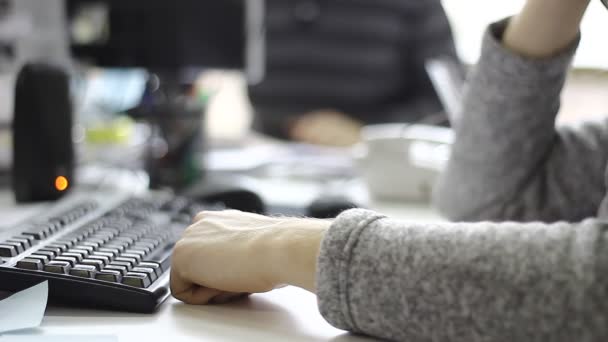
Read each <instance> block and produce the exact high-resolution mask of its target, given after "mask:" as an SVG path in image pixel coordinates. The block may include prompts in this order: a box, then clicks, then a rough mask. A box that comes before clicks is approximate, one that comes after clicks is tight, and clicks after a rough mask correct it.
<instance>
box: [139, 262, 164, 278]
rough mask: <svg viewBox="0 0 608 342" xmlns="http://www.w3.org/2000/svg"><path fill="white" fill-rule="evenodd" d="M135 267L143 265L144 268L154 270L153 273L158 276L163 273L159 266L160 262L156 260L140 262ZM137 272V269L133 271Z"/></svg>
mask: <svg viewBox="0 0 608 342" xmlns="http://www.w3.org/2000/svg"><path fill="white" fill-rule="evenodd" d="M137 267H145V268H149V269H152V270H154V274H155V275H156V277H157V278H158V277H160V276H161V275H162V274H163V270H162V268H161V267H160V264H159V263H157V262H147V261H144V262H140V263H139V265H137ZM135 272H137V271H135Z"/></svg>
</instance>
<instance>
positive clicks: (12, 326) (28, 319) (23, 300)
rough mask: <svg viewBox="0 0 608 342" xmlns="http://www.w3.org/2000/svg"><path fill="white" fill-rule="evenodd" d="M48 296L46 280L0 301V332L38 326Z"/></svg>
mask: <svg viewBox="0 0 608 342" xmlns="http://www.w3.org/2000/svg"><path fill="white" fill-rule="evenodd" d="M48 296H49V284H48V282H46V281H45V282H43V283H40V284H38V285H36V286H32V287H30V288H29V289H27V290H23V291H21V292H18V293H15V294H13V295H12V296H10V297H8V298H6V299H4V300H3V301H0V334H3V333H6V332H9V331H17V330H22V329H28V328H35V327H38V326H39V325H40V323H42V317H44V311H45V310H46V303H47V300H48ZM0 339H1V338H0ZM2 342H4V339H2Z"/></svg>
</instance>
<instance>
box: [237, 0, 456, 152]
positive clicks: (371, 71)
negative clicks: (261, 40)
mask: <svg viewBox="0 0 608 342" xmlns="http://www.w3.org/2000/svg"><path fill="white" fill-rule="evenodd" d="M265 23H266V76H265V79H264V80H263V81H262V82H261V83H259V84H255V85H251V86H250V87H249V97H250V99H251V102H252V104H253V108H254V111H255V115H254V128H255V129H257V130H259V131H260V132H263V133H266V134H269V135H271V136H274V137H278V138H283V139H290V140H296V141H303V142H309V143H319V144H327V145H351V144H353V143H355V142H357V141H358V140H359V130H360V128H361V126H362V125H365V124H374V123H386V122H415V121H419V120H421V119H423V118H425V117H427V116H432V115H434V114H438V113H441V112H442V106H441V104H440V102H439V99H438V97H437V95H436V94H435V91H434V89H433V86H432V84H431V82H430V80H429V77H428V76H427V74H426V71H425V65H424V64H425V62H426V61H427V60H429V59H434V58H447V59H448V60H453V61H455V62H456V64H457V65H458V67H460V66H461V65H460V62H459V60H458V57H457V54H456V49H455V47H454V41H453V38H452V32H451V29H450V25H449V22H448V19H447V17H446V15H445V12H444V9H443V7H442V6H441V2H440V1H439V0H426V1H414V0H382V1H377V0H355V1H353V0H332V1H329V0H267V1H266V21H265ZM444 122H445V120H444Z"/></svg>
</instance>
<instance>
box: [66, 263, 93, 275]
mask: <svg viewBox="0 0 608 342" xmlns="http://www.w3.org/2000/svg"><path fill="white" fill-rule="evenodd" d="M96 272H97V268H95V266H91V265H84V264H77V265H76V266H74V268H72V269H71V270H70V274H71V275H73V276H76V277H81V278H93V277H94V276H95V273H96Z"/></svg>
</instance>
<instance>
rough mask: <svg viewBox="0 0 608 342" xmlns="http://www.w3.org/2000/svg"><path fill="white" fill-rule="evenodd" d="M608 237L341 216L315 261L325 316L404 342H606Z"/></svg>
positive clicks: (580, 229)
mask: <svg viewBox="0 0 608 342" xmlns="http://www.w3.org/2000/svg"><path fill="white" fill-rule="evenodd" d="M607 239H608V236H607V235H606V233H605V232H604V229H603V228H602V225H601V224H600V223H598V222H595V221H587V222H584V223H580V224H574V225H571V224H567V223H560V224H554V225H545V224H540V223H534V224H527V225H522V224H515V223H509V224H493V223H479V224H415V223H406V222H399V221H394V220H390V219H385V218H381V217H378V216H377V214H375V213H372V212H365V211H351V212H347V213H346V214H343V215H341V216H340V217H339V218H338V219H337V220H336V222H335V223H334V225H333V226H332V228H331V229H330V230H329V232H328V233H327V235H326V238H325V239H324V241H323V245H322V249H321V254H320V257H319V271H318V272H319V275H318V280H317V282H318V296H319V303H320V309H321V312H322V313H323V314H324V316H325V317H326V319H328V320H329V321H330V322H331V323H332V324H334V325H337V326H338V327H339V328H342V329H348V330H352V331H356V332H361V333H365V334H370V335H373V336H378V337H382V338H387V339H390V340H401V341H435V340H437V341H448V340H449V341H473V340H475V341H481V340H483V341H490V340H491V341H533V340H534V341H537V340H539V341H541V340H544V341H573V340H581V341H582V340H584V341H604V340H605V339H606V338H608V326H606V325H605V322H606V321H607V320H608V303H606V302H605V300H603V299H601V298H604V296H606V295H608V293H607V291H608V244H607Z"/></svg>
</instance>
